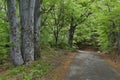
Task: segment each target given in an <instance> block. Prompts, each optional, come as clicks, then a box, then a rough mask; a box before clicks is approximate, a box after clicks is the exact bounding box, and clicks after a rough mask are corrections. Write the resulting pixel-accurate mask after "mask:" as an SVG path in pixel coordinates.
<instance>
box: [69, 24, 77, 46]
mask: <svg viewBox="0 0 120 80" xmlns="http://www.w3.org/2000/svg"><path fill="white" fill-rule="evenodd" d="M75 29H76V25H71V26H70V29H69V40H68V43H69V46H70V47H72V46H73V38H74V32H75Z"/></svg>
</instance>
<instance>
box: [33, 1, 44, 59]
mask: <svg viewBox="0 0 120 80" xmlns="http://www.w3.org/2000/svg"><path fill="white" fill-rule="evenodd" d="M41 4H42V0H36V1H35V11H34V53H35V59H38V58H40V20H41V14H42V13H41V11H40V7H41Z"/></svg>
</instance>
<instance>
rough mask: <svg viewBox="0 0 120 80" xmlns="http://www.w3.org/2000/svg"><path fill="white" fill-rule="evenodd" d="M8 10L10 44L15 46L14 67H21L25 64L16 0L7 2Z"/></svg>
mask: <svg viewBox="0 0 120 80" xmlns="http://www.w3.org/2000/svg"><path fill="white" fill-rule="evenodd" d="M7 8H8V18H9V23H10V42H11V43H12V45H13V46H11V56H12V61H13V64H14V65H16V66H19V65H22V64H23V63H24V62H23V59H22V55H21V50H20V34H19V26H18V19H17V14H16V0H7Z"/></svg>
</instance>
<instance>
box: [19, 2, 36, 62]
mask: <svg viewBox="0 0 120 80" xmlns="http://www.w3.org/2000/svg"><path fill="white" fill-rule="evenodd" d="M19 4H20V16H21V26H22V53H23V59H24V61H25V63H26V64H28V63H31V62H32V61H34V8H35V0H20V2H19Z"/></svg>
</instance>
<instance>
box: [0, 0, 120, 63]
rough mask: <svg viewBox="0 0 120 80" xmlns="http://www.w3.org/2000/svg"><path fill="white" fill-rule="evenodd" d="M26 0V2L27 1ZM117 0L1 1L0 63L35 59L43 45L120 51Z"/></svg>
mask: <svg viewBox="0 0 120 80" xmlns="http://www.w3.org/2000/svg"><path fill="white" fill-rule="evenodd" d="M27 1H28V2H27ZM119 4H120V1H119V0H57V1H55V0H36V1H35V0H1V1H0V63H1V64H2V63H3V62H4V60H6V59H7V58H8V57H10V55H11V56H12V60H13V63H14V65H22V64H24V63H25V64H27V63H29V62H32V61H34V60H37V59H39V58H40V56H41V54H40V53H41V50H42V49H44V48H46V47H51V48H59V49H71V48H76V49H78V48H80V47H81V46H93V47H94V48H96V49H97V50H101V51H106V52H109V51H112V50H116V51H118V53H119V51H120V5H119Z"/></svg>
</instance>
